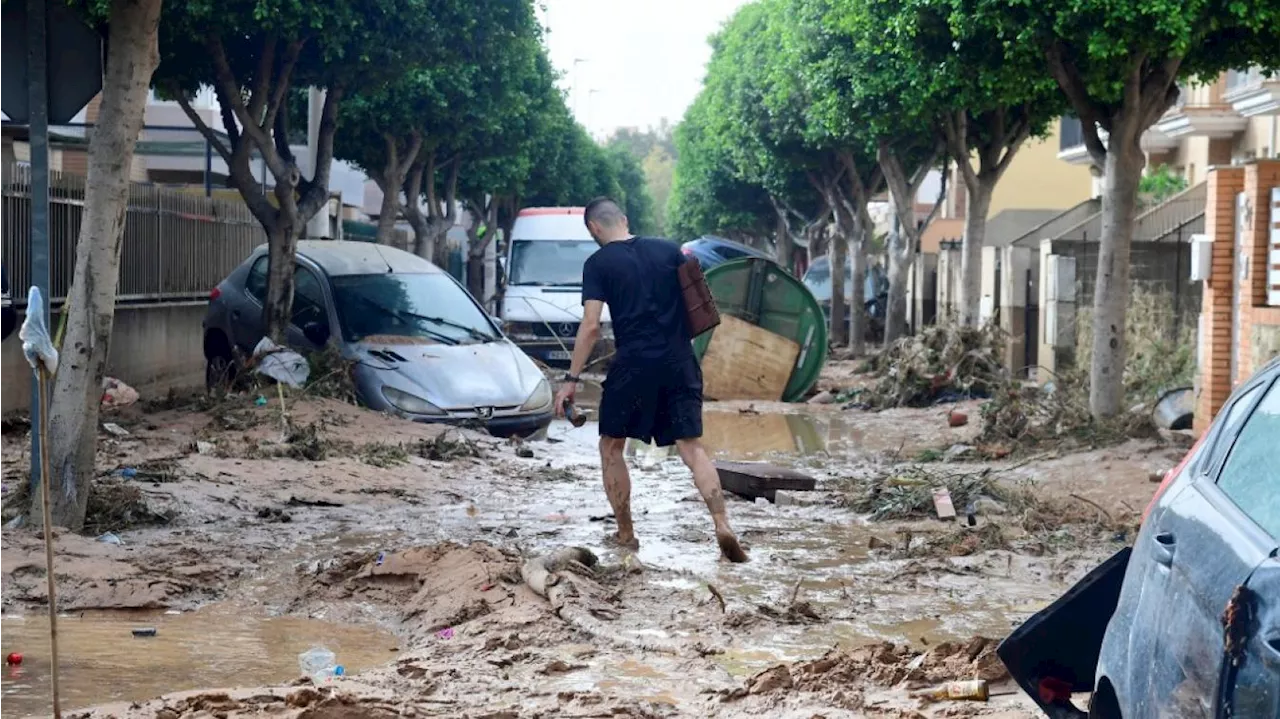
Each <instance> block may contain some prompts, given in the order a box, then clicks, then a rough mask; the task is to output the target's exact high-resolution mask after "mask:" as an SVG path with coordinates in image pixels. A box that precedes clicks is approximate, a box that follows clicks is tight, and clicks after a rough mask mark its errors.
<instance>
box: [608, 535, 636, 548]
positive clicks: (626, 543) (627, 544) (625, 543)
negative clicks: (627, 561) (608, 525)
mask: <svg viewBox="0 0 1280 719" xmlns="http://www.w3.org/2000/svg"><path fill="white" fill-rule="evenodd" d="M604 543H605V544H607V545H609V546H612V547H619V548H621V549H630V550H631V551H633V552H638V551H640V540H639V539H637V538H636V537H635V536H634V535H633V536H632V537H631V538H629V539H625V540H624V539H623V538H622V537H620V536H619V535H618V533H617V532H610V533H608V534H606V535H605V537H604Z"/></svg>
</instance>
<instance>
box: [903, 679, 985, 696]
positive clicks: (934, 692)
mask: <svg viewBox="0 0 1280 719" xmlns="http://www.w3.org/2000/svg"><path fill="white" fill-rule="evenodd" d="M912 696H914V697H916V698H918V699H970V700H973V701H980V702H985V701H986V700H987V698H988V697H990V696H991V694H990V691H989V689H988V687H987V682H986V680H985V679H970V680H966V681H958V682H947V683H946V684H943V685H942V686H940V687H933V688H932V689H924V690H922V691H918V692H915V693H914V694H912Z"/></svg>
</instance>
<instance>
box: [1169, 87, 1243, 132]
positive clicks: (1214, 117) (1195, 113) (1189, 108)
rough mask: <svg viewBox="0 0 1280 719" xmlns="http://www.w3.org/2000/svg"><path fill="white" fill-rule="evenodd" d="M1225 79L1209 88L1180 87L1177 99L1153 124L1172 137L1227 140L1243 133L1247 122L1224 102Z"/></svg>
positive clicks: (1229, 104)
mask: <svg viewBox="0 0 1280 719" xmlns="http://www.w3.org/2000/svg"><path fill="white" fill-rule="evenodd" d="M1225 86H1226V82H1225V79H1224V78H1219V79H1218V81H1216V82H1214V83H1212V84H1208V85H1179V87H1178V90H1179V92H1178V100H1177V102H1175V103H1174V105H1173V107H1171V108H1169V111H1168V112H1166V113H1165V114H1164V117H1161V118H1160V120H1159V121H1158V122H1157V123H1156V125H1155V128H1154V129H1156V130H1158V131H1160V132H1162V133H1164V134H1165V135H1167V136H1169V137H1171V138H1179V137H1207V138H1209V139H1226V138H1230V137H1232V136H1233V135H1235V134H1236V133H1239V132H1243V131H1244V129H1245V127H1246V126H1248V124H1249V120H1248V118H1246V117H1245V116H1243V115H1241V114H1240V113H1239V112H1237V111H1236V110H1235V108H1234V107H1232V105H1231V103H1229V102H1227V101H1226V100H1225V96H1224V92H1223V91H1224V89H1225Z"/></svg>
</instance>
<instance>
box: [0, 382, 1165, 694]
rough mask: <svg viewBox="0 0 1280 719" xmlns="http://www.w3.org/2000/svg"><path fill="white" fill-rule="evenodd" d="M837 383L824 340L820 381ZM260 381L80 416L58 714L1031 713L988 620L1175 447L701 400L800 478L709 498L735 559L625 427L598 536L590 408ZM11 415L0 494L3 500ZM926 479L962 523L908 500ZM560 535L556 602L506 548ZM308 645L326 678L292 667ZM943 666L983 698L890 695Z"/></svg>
mask: <svg viewBox="0 0 1280 719" xmlns="http://www.w3.org/2000/svg"><path fill="white" fill-rule="evenodd" d="M852 376H853V373H852V370H851V369H850V367H849V366H848V365H844V364H840V363H837V364H835V365H834V366H833V367H832V368H831V369H830V370H829V379H828V382H829V383H830V382H841V383H843V382H847V381H848V380H849V378H850V377H852ZM831 378H835V379H831ZM255 399H256V397H255V396H254V395H234V396H231V397H228V398H226V399H225V400H222V401H218V402H212V401H209V400H198V401H196V400H189V399H172V400H168V401H160V402H153V403H152V404H150V405H147V404H146V403H145V402H144V403H143V404H142V405H138V406H134V407H130V408H126V409H124V410H120V411H117V412H115V413H113V414H112V415H110V416H107V417H104V421H106V422H113V423H115V424H116V425H118V426H119V427H120V428H122V429H124V430H125V431H127V432H128V435H127V436H115V435H113V434H111V433H108V432H105V431H104V433H103V437H102V443H101V452H100V457H99V467H98V469H99V475H100V476H99V477H98V479H97V480H96V481H97V482H98V486H99V491H98V493H97V496H98V499H96V500H95V501H94V503H93V504H92V506H91V507H90V524H91V526H90V528H89V530H88V531H87V533H86V534H85V535H75V534H70V533H66V532H59V533H58V535H57V570H56V571H57V579H58V592H59V606H60V609H61V610H62V612H63V617H64V619H63V620H61V621H60V625H59V626H60V633H61V636H62V639H61V642H62V644H61V646H63V647H64V649H63V661H62V666H63V667H64V669H63V690H62V694H63V698H64V704H63V705H64V707H68V706H70V707H74V708H77V709H87V708H88V707H97V708H95V709H93V710H92V711H85V712H79V713H78V715H79V716H93V717H108V716H112V717H148V718H150V717H156V718H157V719H160V718H168V719H174V718H176V717H197V716H240V715H250V714H260V713H267V714H271V715H275V716H304V717H311V718H313V719H314V718H319V717H383V716H388V717H389V716H457V717H464V716H465V717H490V718H491V719H496V718H498V717H591V716H635V717H642V716H643V717H648V716H661V717H667V716H689V717H703V716H723V717H738V716H771V717H792V716H794V717H812V716H826V717H836V716H893V717H899V716H900V717H914V716H1000V717H1023V716H1035V714H1034V712H1033V711H1032V705H1031V704H1030V702H1029V701H1028V700H1027V699H1026V698H1025V697H1022V696H1020V695H1018V694H1017V693H1016V692H1015V691H1013V689H1012V686H1011V685H1008V684H1007V682H1005V681H1004V680H1005V679H1006V677H1005V676H1004V673H1003V671H1002V668H1001V666H1000V665H999V662H998V660H996V659H995V657H994V654H993V650H994V646H995V644H996V642H997V641H998V640H999V639H1000V638H1002V637H1003V636H1005V635H1006V634H1007V633H1008V632H1009V631H1010V630H1011V629H1012V628H1013V627H1015V626H1016V625H1017V624H1018V623H1019V622H1020V621H1022V620H1024V619H1025V618H1026V617H1028V616H1029V615H1030V614H1032V613H1034V612H1035V611H1037V610H1038V609H1040V608H1042V607H1043V606H1045V605H1046V604H1048V603H1049V602H1050V601H1052V600H1053V599H1054V598H1056V596H1058V595H1059V594H1060V593H1061V592H1062V591H1064V590H1065V589H1066V588H1067V587H1069V586H1070V585H1071V583H1073V582H1074V581H1075V580H1076V579H1078V578H1079V577H1080V576H1082V575H1083V574H1084V573H1085V572H1087V571H1088V570H1089V569H1090V568H1092V567H1093V566H1094V565H1096V564H1097V563H1098V562H1099V561H1100V560H1102V559H1104V558H1105V557H1106V556H1109V555H1110V554H1111V553H1112V552H1114V551H1115V550H1116V549H1118V548H1119V547H1120V546H1122V545H1123V543H1124V542H1125V541H1127V540H1128V539H1129V538H1131V536H1132V530H1133V528H1134V527H1135V526H1136V522H1137V517H1138V515H1139V514H1140V512H1141V511H1142V509H1143V507H1144V506H1145V504H1146V502H1147V501H1148V499H1149V498H1150V495H1151V493H1152V491H1153V489H1154V487H1155V485H1154V484H1153V483H1152V482H1151V481H1150V476H1151V475H1152V474H1153V473H1159V472H1163V471H1165V470H1167V469H1168V468H1169V467H1170V466H1172V465H1173V464H1174V463H1176V461H1177V460H1178V458H1179V457H1180V456H1181V454H1182V453H1183V452H1184V451H1185V445H1184V444H1183V443H1182V441H1181V440H1180V438H1173V439H1172V441H1171V440H1170V438H1164V439H1153V440H1143V441H1130V442H1128V443H1125V444H1121V445H1117V446H1112V447H1107V448H1093V449H1090V448H1088V447H1077V448H1074V449H1071V450H1068V449H1065V448H1043V447H1042V448H1037V450H1036V451H1034V452H1031V451H1028V452H1021V453H1015V454H1013V455H1011V456H1009V457H1007V458H1005V459H1002V460H1000V461H998V462H978V461H972V460H970V459H969V457H971V456H972V453H971V452H970V453H965V452H964V451H963V450H952V452H953V453H952V454H951V455H950V456H949V455H948V453H947V450H949V449H951V448H953V447H955V446H956V445H963V444H965V443H967V442H971V441H972V440H973V438H974V436H975V434H976V433H977V428H976V424H977V422H976V421H974V422H971V423H970V424H969V425H967V426H963V427H958V428H951V427H949V426H948V422H947V414H948V412H949V411H950V410H951V409H953V408H952V407H950V406H944V407H932V408H926V409H895V410H889V411H885V412H879V413H868V412H862V411H859V410H847V409H843V408H841V407H840V406H838V405H835V404H831V405H781V404H777V405H775V404H769V403H715V404H709V405H708V406H707V414H706V434H705V440H706V443H707V445H708V447H709V448H710V449H711V450H712V452H713V454H714V455H715V456H716V457H717V458H721V459H735V460H767V461H771V462H774V463H777V464H783V465H787V466H791V467H795V468H798V469H801V470H804V471H806V472H809V473H810V474H812V475H813V476H814V477H816V478H817V479H818V491H816V492H813V493H806V494H805V495H804V497H803V498H802V499H803V501H804V504H803V505H801V506H796V505H787V506H782V505H773V504H769V503H767V502H763V500H761V502H760V503H755V502H749V501H746V500H734V501H731V502H730V504H729V509H730V519H731V521H732V523H733V524H734V526H735V528H736V529H737V530H738V532H739V534H740V536H741V537H742V538H743V540H744V541H745V543H746V544H747V545H748V549H749V551H750V553H751V557H752V561H751V563H750V564H747V565H744V566H737V565H730V564H727V563H723V562H722V561H721V560H720V559H719V557H718V554H717V550H716V546H715V542H714V539H713V536H712V532H711V523H710V521H709V519H708V517H707V515H706V512H705V508H704V507H703V506H702V505H701V504H700V502H698V501H697V497H696V494H695V493H694V490H693V487H692V483H691V481H690V478H689V475H688V472H687V471H686V470H685V469H684V467H683V466H682V465H681V464H680V463H679V460H678V459H676V458H674V457H672V456H670V454H669V453H666V452H662V451H658V450H654V449H652V448H647V447H633V448H632V449H631V450H630V452H631V454H632V462H631V464H632V479H633V483H634V486H635V489H634V495H635V496H634V509H635V512H636V522H637V531H638V533H639V534H640V537H641V541H642V546H641V550H640V553H639V555H638V557H635V558H628V557H625V556H620V555H618V554H617V553H616V552H613V551H612V550H609V549H607V548H606V546H605V544H604V541H603V540H604V537H605V535H606V534H607V532H609V531H610V530H611V528H612V527H611V520H610V517H609V512H610V510H609V507H608V504H607V502H606V500H605V497H604V494H603V491H602V490H601V489H600V488H599V479H598V469H597V467H598V464H597V460H596V458H595V453H594V452H595V449H594V441H595V429H594V427H593V426H592V425H588V426H586V427H583V428H581V429H573V428H571V427H570V426H568V425H567V424H562V423H557V424H555V425H553V426H552V428H551V429H550V431H549V433H548V438H547V439H546V440H542V441H535V442H530V443H527V444H525V445H524V446H522V447H518V446H516V445H513V444H511V443H507V442H502V441H498V440H495V439H493V438H490V437H487V436H483V435H480V434H476V433H471V432H467V431H463V430H454V429H449V430H446V429H442V428H438V427H431V426H422V425H413V424H409V423H405V422H402V421H399V420H395V419H392V418H388V417H384V416H380V415H376V414H373V413H370V412H366V411H364V410H361V409H358V408H355V407H351V406H348V405H344V404H341V403H338V402H335V401H331V400H323V399H311V398H306V397H301V398H300V397H296V396H295V397H290V398H288V400H287V406H288V410H289V429H288V430H287V432H286V430H285V429H284V428H283V426H282V418H281V410H280V406H279V404H278V401H277V400H276V399H274V398H272V399H270V400H269V401H267V402H266V403H265V404H261V403H260V402H258V401H255ZM958 409H960V410H963V411H967V412H968V413H969V414H970V415H971V416H972V417H974V418H976V417H977V416H978V406H977V403H974V402H968V403H961V404H960V405H958ZM20 429H21V428H20V427H19V428H17V430H15V429H14V428H13V427H12V426H11V427H10V430H11V431H10V432H8V433H6V434H5V436H4V446H3V453H4V492H5V497H6V505H10V504H12V502H11V500H13V498H14V497H15V496H16V495H20V494H21V492H22V491H24V490H23V487H24V485H25V482H24V479H23V478H24V477H25V475H26V472H27V465H28V462H27V457H26V452H27V446H28V445H27V442H28V439H27V438H26V436H25V435H24V434H23V433H22V432H21V431H20ZM957 452H959V454H956V453H957ZM530 454H531V455H532V456H529V455H530ZM939 482H946V483H949V484H951V485H952V486H953V487H954V488H955V494H956V495H957V496H956V498H957V500H958V501H957V509H958V510H959V511H960V514H961V519H960V521H952V522H942V521H939V520H937V519H934V518H931V517H930V516H929V515H928V514H927V512H925V511H921V507H920V506H919V505H920V492H921V491H922V489H921V488H923V491H925V492H926V494H927V490H928V489H929V488H930V487H931V486H932V485H933V484H936V483H939ZM16 501H19V502H20V501H21V498H20V497H19V498H18V500H16ZM966 510H969V511H970V512H971V513H972V514H973V526H969V522H968V521H967V517H966V514H968V513H969V512H966ZM869 515H870V516H872V517H875V518H874V519H872V518H869ZM7 517H8V514H7V515H6V518H7ZM107 533H110V535H109V536H105V537H102V536H100V535H105V534H107ZM3 539H4V541H3V561H2V562H0V563H2V565H3V612H4V619H3V621H4V631H3V643H4V647H3V651H4V652H5V653H8V652H11V651H21V652H23V653H24V654H25V661H24V664H23V665H22V667H19V668H16V669H15V668H10V670H9V673H8V674H6V675H5V676H4V677H3V682H2V683H3V687H4V709H3V714H4V716H5V717H10V716H14V717H16V716H24V715H27V714H39V713H47V712H48V707H49V704H48V688H47V684H48V682H47V670H48V659H47V654H48V649H47V641H46V640H45V639H44V636H45V634H44V632H45V630H46V626H47V625H46V624H45V623H44V620H43V619H42V618H41V617H42V615H43V613H44V608H43V605H44V602H45V580H44V570H43V567H44V559H43V548H42V544H41V540H40V536H39V535H38V534H37V533H35V532H34V531H32V530H30V529H24V528H20V527H19V528H7V529H6V530H5V532H4V537H3ZM564 547H583V548H587V549H589V550H591V551H592V552H594V554H595V556H596V557H597V558H598V560H599V563H598V564H597V565H596V566H595V567H594V568H593V569H592V570H591V571H581V570H580V571H581V573H573V572H568V573H565V574H563V575H562V576H563V577H564V579H563V582H564V583H565V585H567V586H568V587H570V588H571V589H572V593H573V595H574V596H572V597H571V598H569V599H568V600H567V603H566V604H565V605H563V606H564V608H562V609H561V610H560V611H559V612H558V613H557V612H555V611H553V609H552V605H551V604H550V603H549V602H548V600H547V599H545V598H543V597H541V596H538V595H537V594H535V593H534V592H532V591H530V589H529V587H528V586H527V585H526V584H525V582H523V581H522V578H521V567H522V565H523V563H524V562H525V561H526V560H527V559H528V558H530V557H534V556H539V555H545V554H547V553H549V552H553V551H555V550H557V549H560V548H564ZM122 612H123V613H122ZM139 626H150V627H155V628H157V635H156V636H155V637H153V638H147V639H134V638H132V637H131V636H130V629H131V628H134V627H139ZM19 644H21V646H19ZM314 645H324V646H328V647H329V648H330V649H333V650H334V651H335V652H336V654H337V655H338V656H337V661H338V663H340V664H344V668H347V669H349V670H350V671H348V672H347V674H346V676H344V677H342V678H338V679H335V680H332V681H331V682H330V683H328V684H326V685H325V686H321V687H313V686H311V685H310V683H309V682H308V681H307V680H298V679H296V677H297V676H298V674H299V671H298V665H297V659H296V656H297V653H298V652H300V651H302V650H303V649H306V648H307V647H309V646H314ZM968 678H984V679H988V680H990V681H991V682H992V683H993V686H994V687H995V691H996V693H997V694H998V696H994V697H993V698H992V699H991V701H990V702H986V703H956V702H950V703H936V704H926V703H924V702H923V701H922V700H920V699H916V698H913V697H912V692H913V691H915V690H918V689H921V688H924V687H928V686H933V685H935V684H937V683H940V682H945V681H948V680H953V679H968ZM217 687H224V688H221V689H218V688H217ZM175 692H176V693H175ZM160 695H164V696H163V697H162V698H156V697H158V696H160Z"/></svg>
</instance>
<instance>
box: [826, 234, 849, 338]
mask: <svg viewBox="0 0 1280 719" xmlns="http://www.w3.org/2000/svg"><path fill="white" fill-rule="evenodd" d="M844 229H845V228H844V223H842V222H836V223H835V224H833V225H832V227H831V252H830V257H831V343H832V344H833V345H835V346H837V347H844V346H845V345H847V344H849V320H848V312H849V304H848V301H847V300H846V299H845V292H846V291H847V290H846V288H845V281H844V270H845V268H846V267H848V261H849V236H848V235H847V234H846V233H845V232H844Z"/></svg>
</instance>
